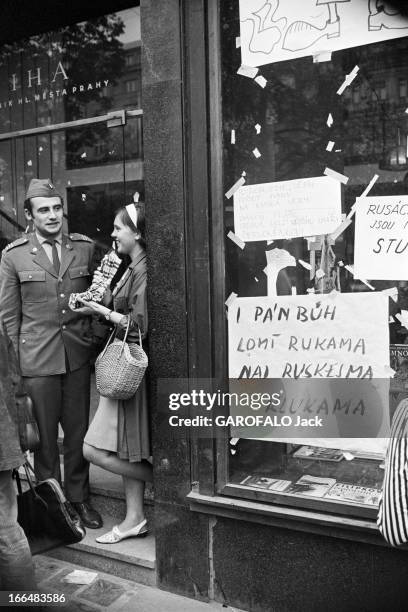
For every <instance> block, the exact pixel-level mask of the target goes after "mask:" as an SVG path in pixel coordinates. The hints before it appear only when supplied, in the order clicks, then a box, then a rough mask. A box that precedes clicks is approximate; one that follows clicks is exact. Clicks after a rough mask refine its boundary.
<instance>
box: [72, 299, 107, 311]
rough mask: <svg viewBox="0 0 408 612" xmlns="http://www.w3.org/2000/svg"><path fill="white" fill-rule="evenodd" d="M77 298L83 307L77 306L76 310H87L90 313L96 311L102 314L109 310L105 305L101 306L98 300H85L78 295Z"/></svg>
mask: <svg viewBox="0 0 408 612" xmlns="http://www.w3.org/2000/svg"><path fill="white" fill-rule="evenodd" d="M77 299H78V302H81V303H82V304H84V306H85V308H77V309H76V312H83V311H85V310H87V311H89V313H90V314H92V313H96V314H99V315H102V316H105V315H107V314H108V313H109V312H110V310H109V308H106V306H103V305H102V304H98V302H93V301H92V300H90V301H86V300H83V299H82V298H80V297H78V298H77Z"/></svg>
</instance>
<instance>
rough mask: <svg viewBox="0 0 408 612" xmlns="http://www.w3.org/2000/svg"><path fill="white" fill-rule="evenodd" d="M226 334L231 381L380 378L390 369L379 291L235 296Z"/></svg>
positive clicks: (384, 312)
mask: <svg viewBox="0 0 408 612" xmlns="http://www.w3.org/2000/svg"><path fill="white" fill-rule="evenodd" d="M359 313H360V316H359ZM228 329H229V376H230V378H305V377H311V378H330V377H331V378H334V377H339V378H363V377H365V378H367V377H369V376H372V377H378V378H381V377H383V376H384V367H385V366H386V365H388V364H389V332H388V296H387V295H385V294H384V293H382V292H375V293H339V294H337V295H336V297H335V299H333V297H332V296H330V294H321V295H297V296H292V295H288V296H277V297H275V298H269V297H240V298H237V299H236V300H234V302H233V303H232V304H231V306H230V309H229V318H228Z"/></svg>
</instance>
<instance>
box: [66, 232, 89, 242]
mask: <svg viewBox="0 0 408 612" xmlns="http://www.w3.org/2000/svg"><path fill="white" fill-rule="evenodd" d="M69 237H70V239H71V240H73V241H74V242H76V241H77V240H82V241H84V242H93V240H91V238H89V236H85V234H69Z"/></svg>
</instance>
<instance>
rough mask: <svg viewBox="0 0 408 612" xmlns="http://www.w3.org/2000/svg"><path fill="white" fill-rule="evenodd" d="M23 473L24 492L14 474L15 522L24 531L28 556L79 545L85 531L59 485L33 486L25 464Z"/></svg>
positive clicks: (51, 482)
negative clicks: (25, 487) (24, 475)
mask: <svg viewBox="0 0 408 612" xmlns="http://www.w3.org/2000/svg"><path fill="white" fill-rule="evenodd" d="M24 469H25V473H26V476H27V482H28V485H29V488H28V489H27V490H26V491H23V487H22V481H21V478H20V474H19V473H18V471H17V470H14V474H15V478H16V482H17V489H18V495H17V504H18V517H17V520H18V522H19V523H20V525H21V527H22V528H23V529H24V532H25V534H26V536H27V539H28V541H29V544H30V548H31V552H32V553H33V554H38V553H40V552H45V551H46V550H50V549H51V548H55V547H57V546H61V545H63V544H75V543H76V542H80V541H81V540H82V539H83V538H84V536H85V533H86V532H85V527H84V526H83V524H82V522H81V519H80V518H79V516H78V514H77V512H76V511H75V510H74V508H73V507H72V505H71V504H70V503H69V501H67V500H66V498H65V495H64V493H63V492H62V489H61V486H60V484H59V483H58V482H57V481H56V480H55V479H54V478H47V479H46V480H42V481H41V482H38V483H36V482H35V481H34V480H33V477H32V475H31V472H33V468H32V466H31V464H30V463H29V462H28V461H26V462H25V463H24Z"/></svg>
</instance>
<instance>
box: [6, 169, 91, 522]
mask: <svg viewBox="0 0 408 612" xmlns="http://www.w3.org/2000/svg"><path fill="white" fill-rule="evenodd" d="M24 207H25V214H26V217H27V219H28V220H29V221H31V222H32V223H33V230H34V231H33V232H32V233H29V234H26V235H25V236H23V237H21V238H19V239H18V240H16V241H14V242H13V243H11V244H10V245H8V246H7V247H6V248H5V249H4V251H3V254H2V259H1V264H0V317H1V318H2V319H3V321H4V323H5V325H6V328H7V331H8V334H9V335H10V337H11V340H12V342H13V344H14V347H15V349H16V353H17V355H18V357H19V362H20V367H21V372H22V375H23V377H24V381H25V385H26V388H27V391H28V393H29V394H30V395H31V397H32V400H33V402H34V408H35V414H36V418H37V422H38V426H39V430H40V436H41V448H40V450H39V451H36V452H35V468H36V472H37V475H38V477H39V478H40V479H44V478H56V479H57V480H59V481H60V480H61V474H60V463H59V450H58V445H57V438H58V423H61V426H62V429H63V431H64V486H65V493H66V496H67V498H68V499H69V500H70V501H71V502H72V503H73V505H74V507H75V508H76V510H77V511H78V513H79V515H80V516H81V518H82V521H83V523H84V524H85V525H86V526H87V527H90V528H94V529H97V528H99V527H100V526H101V525H102V520H101V517H100V515H99V514H98V513H97V512H96V511H95V510H94V509H93V508H91V506H90V505H89V503H88V497H89V464H88V462H87V461H85V459H84V457H83V455H82V442H83V438H84V436H85V433H86V431H87V427H88V419H89V391H90V364H89V360H90V348H91V341H92V338H91V329H90V318H89V317H88V316H85V315H84V314H83V313H76V312H75V311H72V310H71V309H70V308H69V307H68V300H69V296H70V294H71V293H73V292H75V293H80V292H82V291H85V290H86V289H87V288H88V286H89V284H90V280H91V276H90V275H91V264H92V259H93V251H94V244H93V242H92V240H91V239H90V238H88V237H87V236H84V235H82V234H70V235H64V234H63V233H62V221H63V203H62V198H61V196H60V194H59V193H58V192H57V190H56V189H55V187H54V185H53V184H52V183H51V181H50V180H49V179H33V180H32V181H31V182H30V185H29V187H28V191H27V195H26V200H25V203H24Z"/></svg>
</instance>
